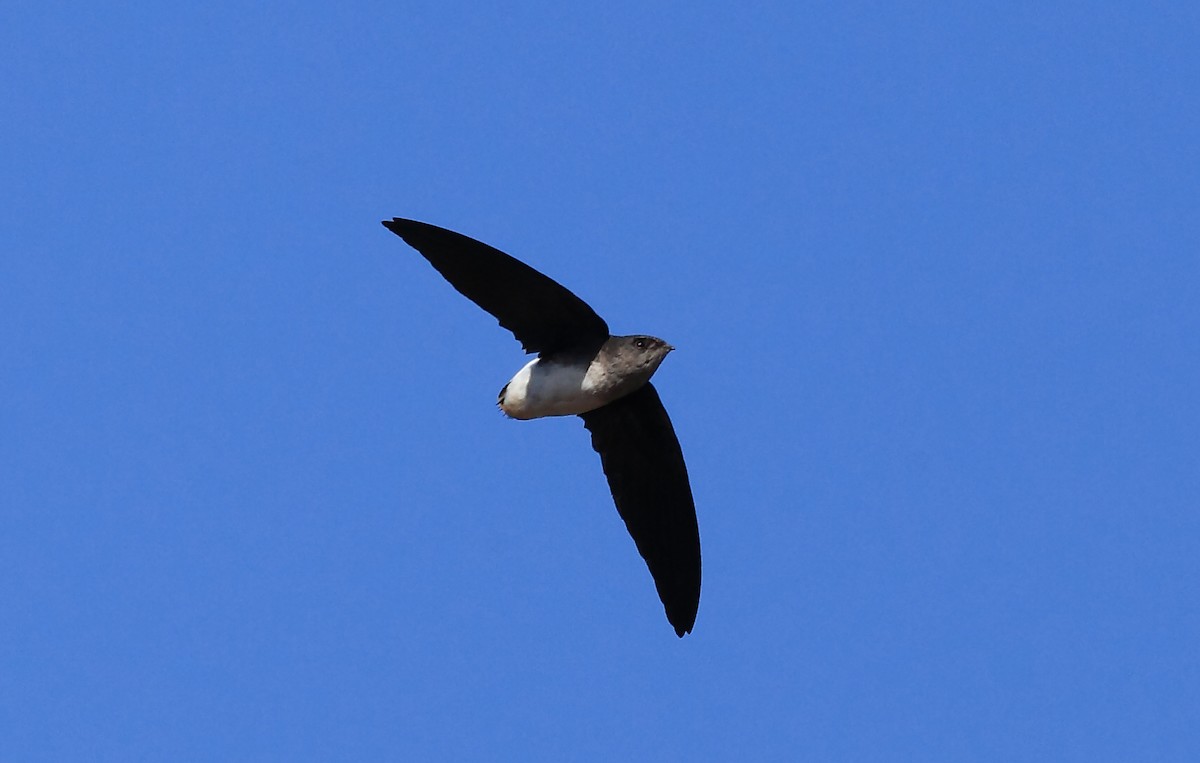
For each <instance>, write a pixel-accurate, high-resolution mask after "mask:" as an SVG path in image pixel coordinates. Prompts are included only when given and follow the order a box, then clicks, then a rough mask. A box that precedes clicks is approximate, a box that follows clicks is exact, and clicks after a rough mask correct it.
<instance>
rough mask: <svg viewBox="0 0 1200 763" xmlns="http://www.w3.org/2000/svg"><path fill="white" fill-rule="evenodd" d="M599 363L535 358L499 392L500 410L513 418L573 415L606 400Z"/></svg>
mask: <svg viewBox="0 0 1200 763" xmlns="http://www.w3.org/2000/svg"><path fill="white" fill-rule="evenodd" d="M601 373H602V372H601V371H600V368H599V364H595V363H593V364H590V365H588V366H586V367H585V366H582V365H563V364H559V363H553V362H546V361H543V360H542V359H541V358H534V359H533V360H531V361H529V362H528V363H527V364H525V367H524V368H522V369H521V370H520V371H518V372H517V375H516V376H514V377H513V378H512V379H511V380H509V382H508V384H506V385H504V389H502V390H501V391H500V410H502V411H504V413H506V414H507V415H509V416H511V417H512V418H514V419H537V418H541V417H543V416H573V415H575V414H578V413H587V412H588V411H592V410H595V409H596V408H599V407H600V406H602V405H604V404H605V403H607V402H608V398H607V396H606V395H604V394H603V384H602V383H601V382H602V379H601V378H600V376H601Z"/></svg>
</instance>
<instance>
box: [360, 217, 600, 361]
mask: <svg viewBox="0 0 1200 763" xmlns="http://www.w3.org/2000/svg"><path fill="white" fill-rule="evenodd" d="M383 224H384V226H385V227H386V228H387V229H388V230H390V231H391V232H392V233H395V234H396V235H397V236H399V237H400V238H402V239H404V240H405V241H406V242H407V243H408V245H409V246H411V247H412V248H413V249H416V250H417V251H418V252H420V253H421V255H422V256H424V257H425V259H427V260H429V263H430V264H431V265H433V267H434V268H436V269H437V271H438V272H439V273H441V274H442V276H443V277H445V279H446V280H447V281H449V282H450V285H451V286H453V287H454V288H455V289H457V290H458V291H459V292H460V293H461V294H462V295H463V296H465V297H466V298H467V299H469V300H471V301H472V302H474V303H475V304H477V305H479V306H480V307H482V308H483V309H484V310H487V311H488V312H489V313H491V314H492V315H494V316H495V317H496V319H497V320H499V321H500V325H501V326H503V327H504V328H506V329H508V330H509V331H511V332H512V333H513V335H514V336H516V338H517V341H519V342H520V343H521V346H522V347H524V348H525V351H526V352H536V353H541V354H549V353H554V352H556V351H559V350H566V349H573V348H579V347H584V346H588V345H591V344H599V343H600V342H603V341H604V340H606V339H608V324H606V323H605V322H604V319H603V318H601V317H600V316H599V315H596V313H595V311H594V310H592V308H591V307H589V306H588V304H587V303H586V302H584V301H583V300H582V299H580V298H579V297H577V296H575V295H574V294H572V293H571V292H570V291H568V290H567V289H566V288H565V287H564V286H562V285H561V284H559V283H557V282H555V281H554V280H553V279H551V278H548V277H546V276H544V275H542V274H541V273H539V272H537V271H536V270H534V269H533V268H531V267H529V266H528V265H526V264H525V263H523V262H521V261H519V260H516V259H514V258H512V257H510V256H508V255H507V254H505V253H504V252H502V251H500V250H499V249H494V248H493V247H490V246H488V245H487V244H484V243H482V242H480V241H476V240H475V239H473V238H468V237H467V236H464V235H462V234H461V233H455V232H454V231H448V230H446V229H445V228H439V227H437V226H436V225H429V224H428V223H420V222H416V221H415V220H404V219H401V218H399V217H397V218H395V219H393V220H390V221H389V220H384V221H383Z"/></svg>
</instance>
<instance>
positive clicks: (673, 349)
mask: <svg viewBox="0 0 1200 763" xmlns="http://www.w3.org/2000/svg"><path fill="white" fill-rule="evenodd" d="M674 351H675V345H673V344H668V345H667V352H674Z"/></svg>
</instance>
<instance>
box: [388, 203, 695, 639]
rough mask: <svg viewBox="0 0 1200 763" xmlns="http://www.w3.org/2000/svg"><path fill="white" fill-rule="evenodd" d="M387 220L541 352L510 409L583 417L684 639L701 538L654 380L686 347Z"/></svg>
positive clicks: (503, 401)
mask: <svg viewBox="0 0 1200 763" xmlns="http://www.w3.org/2000/svg"><path fill="white" fill-rule="evenodd" d="M383 224H384V226H385V227H386V228H387V229H388V230H390V231H391V232H392V233H395V234H396V235H397V236H399V237H400V238H402V239H404V240H405V242H407V243H408V245H409V246H411V247H412V248H413V249H416V250H417V251H418V252H420V253H421V255H422V256H423V257H424V258H425V259H427V260H429V264H431V265H433V267H434V268H435V269H436V270H437V271H438V272H439V273H441V274H442V276H443V277H444V278H445V279H446V280H447V281H449V282H450V285H451V286H453V287H454V288H455V289H457V290H458V291H459V293H461V294H462V295H463V296H465V297H466V298H467V299H469V300H471V301H472V302H474V303H475V304H477V305H479V306H480V307H482V308H483V309H484V310H486V311H487V312H489V313H491V314H492V315H493V316H494V317H495V318H496V319H497V320H498V321H500V325H501V326H503V327H504V328H506V329H508V330H509V331H511V332H512V333H513V336H515V337H516V338H517V341H519V342H520V343H521V346H522V347H523V348H524V349H525V352H527V353H537V357H536V358H534V359H533V360H531V361H529V362H528V363H527V364H525V366H524V367H523V368H522V369H521V370H520V371H518V372H517V373H516V375H515V376H513V378H512V379H510V380H509V382H508V383H507V384H505V385H504V387H503V388H502V389H501V390H500V397H499V401H498V402H499V406H500V410H501V411H503V412H504V413H505V414H506V415H508V416H509V417H511V418H514V419H536V418H541V417H544V416H573V415H574V416H579V417H580V418H581V419H583V425H584V427H586V428H587V430H588V431H589V432H590V433H591V436H592V448H593V449H595V451H596V452H597V453H599V454H600V463H601V466H602V467H603V468H604V474H605V476H606V477H607V478H608V486H609V488H610V489H611V491H612V497H613V502H614V503H615V504H616V506H617V512H618V513H619V514H620V515H621V519H623V520H624V521H625V527H626V528H627V529H628V530H629V534H630V535H631V536H633V541H634V543H635V544H636V545H637V549H638V552H639V553H640V554H641V555H642V558H643V559H645V560H646V566H647V567H649V568H650V575H651V576H652V577H653V578H654V585H655V587H656V588H657V589H658V597H659V598H660V599H661V600H662V603H663V608H664V609H665V610H666V613H667V620H668V622H670V623H671V626H672V627H673V628H674V629H675V633H676V635H678V636H679V637H680V638H682V637H683V635H684V634H685V633H690V632H691V630H692V626H693V625H695V623H696V610H697V609H698V608H699V606H700V531H699V528H698V526H697V524H696V506H695V503H694V502H693V500H692V488H691V486H690V485H689V483H688V476H687V467H686V466H685V465H684V462H683V452H682V451H681V450H680V448H679V440H678V438H677V437H676V436H675V429H674V427H672V426H671V419H670V418H668V417H667V411H666V409H665V408H663V404H662V401H661V400H660V399H659V397H658V392H657V391H656V390H655V389H654V385H652V384H651V383H650V377H651V376H653V375H654V372H655V371H657V370H658V367H659V364H661V363H662V362H663V359H664V358H666V357H667V354H668V353H669V352H671V350H673V349H675V348H674V347H672V346H671V345H669V344H667V343H666V342H664V341H663V340H661V339H658V338H657V337H653V336H646V335H642V334H635V335H632V336H613V335H611V334H609V332H608V324H607V323H605V322H604V319H602V318H601V317H600V316H599V315H597V314H596V312H595V311H594V310H592V308H591V307H589V306H588V305H587V303H586V302H584V301H583V300H581V299H580V298H579V297H577V296H575V295H574V294H572V293H571V292H570V291H568V290H567V289H566V288H565V287H563V286H562V285H560V284H558V283H557V282H555V281H554V280H552V279H550V278H548V277H546V276H544V275H542V274H541V273H539V272H538V271H536V270H534V269H533V268H531V267H529V266H528V265H526V264H524V263H523V262H520V261H518V260H516V259H514V258H513V257H510V256H509V255H507V254H505V253H504V252H501V251H500V250H498V249H493V248H492V247H490V246H488V245H487V244H484V243H481V242H479V241H476V240H475V239H472V238H468V237H467V236H464V235H462V234H461V233H455V232H453V231H449V230H446V229H445V228H439V227H437V226H434V225H430V224H428V223H421V222H416V221H415V220H404V219H401V218H398V217H397V218H394V219H392V220H390V221H389V220H384V221H383Z"/></svg>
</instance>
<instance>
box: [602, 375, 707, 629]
mask: <svg viewBox="0 0 1200 763" xmlns="http://www.w3.org/2000/svg"><path fill="white" fill-rule="evenodd" d="M580 418H582V419H583V425H584V426H585V427H587V429H588V431H589V432H591V433H592V447H593V448H595V450H596V452H597V453H599V454H600V461H601V463H602V464H603V465H604V474H605V476H606V477H608V485H609V487H610V488H611V489H612V495H613V501H615V502H616V504H617V511H618V512H620V514H621V519H624V520H625V526H626V527H627V528H628V529H629V534H630V535H632V536H633V541H634V543H636V544H637V548H638V552H639V553H641V555H642V558H643V559H645V560H646V566H647V567H649V568H650V574H651V575H652V576H653V577H654V585H655V587H657V588H658V597H659V598H660V599H662V603H663V607H664V608H665V609H666V611H667V620H668V621H670V623H671V625H672V626H674V628H675V633H676V634H678V635H679V636H680V637H681V638H682V637H683V634H685V633H690V632H691V630H692V626H693V625H694V624H695V622H696V610H697V609H698V608H699V606H700V530H699V528H698V527H697V525H696V505H695V503H694V502H693V501H692V488H691V486H690V485H689V484H688V476H687V466H686V465H685V464H684V463H683V451H681V450H680V449H679V439H678V438H677V437H676V436H675V428H674V427H672V426H671V419H670V418H669V417H668V416H667V411H666V409H665V408H663V404H662V401H661V400H660V399H659V397H658V392H657V390H655V389H654V387H653V385H651V384H649V383H647V384H646V385H645V386H643V387H641V388H640V389H639V390H637V391H636V392H633V393H631V394H629V395H626V396H625V397H622V398H619V399H617V400H614V401H613V402H611V403H609V404H607V405H605V406H602V407H600V408H597V409H596V410H594V411H589V412H588V413H583V414H580Z"/></svg>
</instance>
